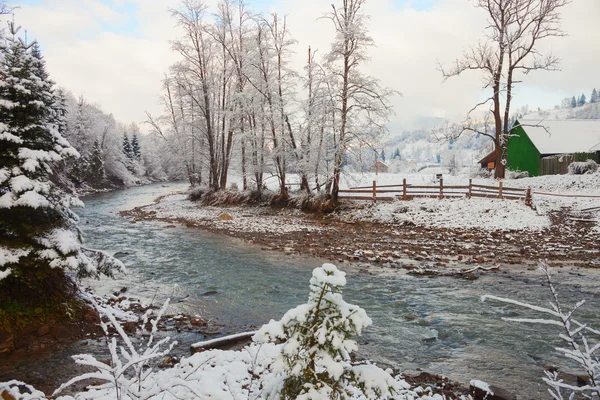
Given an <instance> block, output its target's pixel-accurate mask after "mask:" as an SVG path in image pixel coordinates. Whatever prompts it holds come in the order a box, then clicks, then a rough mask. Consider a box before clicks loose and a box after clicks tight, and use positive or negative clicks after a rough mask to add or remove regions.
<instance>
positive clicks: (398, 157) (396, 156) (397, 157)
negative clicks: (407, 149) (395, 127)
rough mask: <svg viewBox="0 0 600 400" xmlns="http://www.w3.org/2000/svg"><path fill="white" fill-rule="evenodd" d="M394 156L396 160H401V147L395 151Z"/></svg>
mask: <svg viewBox="0 0 600 400" xmlns="http://www.w3.org/2000/svg"><path fill="white" fill-rule="evenodd" d="M393 158H394V160H396V159H398V160H399V159H400V150H399V149H396V151H395V152H394V157H393Z"/></svg>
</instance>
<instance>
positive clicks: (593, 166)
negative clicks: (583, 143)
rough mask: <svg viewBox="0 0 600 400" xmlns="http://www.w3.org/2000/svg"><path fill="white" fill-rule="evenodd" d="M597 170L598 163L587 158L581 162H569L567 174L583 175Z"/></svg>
mask: <svg viewBox="0 0 600 400" xmlns="http://www.w3.org/2000/svg"><path fill="white" fill-rule="evenodd" d="M597 170H598V163H596V161H594V160H587V161H583V162H579V161H577V162H572V163H571V164H569V175H585V174H593V173H594V172H596V171H597Z"/></svg>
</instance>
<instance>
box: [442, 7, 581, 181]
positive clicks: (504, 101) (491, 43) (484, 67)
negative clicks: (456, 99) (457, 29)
mask: <svg viewBox="0 0 600 400" xmlns="http://www.w3.org/2000/svg"><path fill="white" fill-rule="evenodd" d="M569 2H570V0H477V2H476V4H475V6H476V7H478V8H481V9H483V10H485V11H486V13H487V15H488V23H489V24H488V26H487V27H486V33H485V37H484V39H482V40H481V41H480V42H479V43H478V44H476V45H474V46H472V47H471V48H470V49H469V50H468V51H466V52H465V53H464V54H463V55H462V56H461V57H460V58H458V59H457V60H456V61H455V62H454V64H453V65H452V67H450V68H448V69H446V68H444V67H443V66H442V65H441V64H440V66H439V68H440V70H441V72H442V74H443V76H444V80H446V79H448V78H450V77H453V76H458V75H460V74H462V73H463V72H465V71H470V70H477V71H480V72H481V73H482V74H483V79H484V86H483V88H484V89H491V94H490V97H488V98H487V99H486V100H484V101H482V102H481V103H478V104H476V105H475V106H474V107H473V108H472V109H471V110H470V111H469V112H468V113H467V119H466V120H465V121H464V124H463V127H462V128H461V129H459V130H457V131H455V132H452V133H450V136H452V137H454V138H456V137H457V136H459V135H460V134H462V133H463V132H465V131H471V132H476V133H479V134H482V135H484V136H488V137H490V138H492V139H493V141H494V151H495V152H496V160H497V162H496V172H495V177H496V178H504V175H505V170H506V164H507V158H506V155H507V149H508V139H509V138H510V133H511V131H512V130H513V129H514V126H511V118H510V107H511V102H512V97H513V95H512V90H513V87H514V85H515V84H516V83H519V82H520V81H518V80H516V76H515V74H516V73H522V74H524V75H527V74H529V73H530V72H532V71H535V70H548V71H555V70H558V65H559V59H558V58H557V57H555V56H553V55H552V54H546V55H544V54H541V53H540V51H539V50H538V47H537V45H538V42H539V41H540V40H543V39H545V38H548V37H553V36H564V35H565V34H564V32H563V31H562V30H561V29H560V14H559V9H560V8H561V7H563V6H565V5H566V4H568V3H569ZM486 105H490V110H489V112H490V114H491V117H490V118H489V120H490V121H492V124H487V123H485V124H479V126H478V125H477V124H475V123H474V121H473V119H472V118H471V114H472V113H473V112H474V111H475V110H477V109H479V108H480V107H483V106H486ZM481 125H482V126H481ZM490 125H491V126H490Z"/></svg>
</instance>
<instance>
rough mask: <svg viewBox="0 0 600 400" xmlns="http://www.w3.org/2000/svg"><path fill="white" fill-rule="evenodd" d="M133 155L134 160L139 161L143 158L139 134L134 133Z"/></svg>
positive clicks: (132, 141) (132, 142)
mask: <svg viewBox="0 0 600 400" xmlns="http://www.w3.org/2000/svg"><path fill="white" fill-rule="evenodd" d="M131 155H132V158H133V159H135V160H137V161H139V160H140V159H141V158H142V151H141V149H140V142H139V140H138V135H137V133H135V132H134V133H133V136H132V138H131Z"/></svg>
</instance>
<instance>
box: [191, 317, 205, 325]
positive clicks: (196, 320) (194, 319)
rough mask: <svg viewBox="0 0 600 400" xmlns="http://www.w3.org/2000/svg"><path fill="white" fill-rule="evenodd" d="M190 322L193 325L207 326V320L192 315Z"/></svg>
mask: <svg viewBox="0 0 600 400" xmlns="http://www.w3.org/2000/svg"><path fill="white" fill-rule="evenodd" d="M190 324H192V326H205V325H206V321H205V320H203V319H202V318H198V317H192V318H191V319H190Z"/></svg>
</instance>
